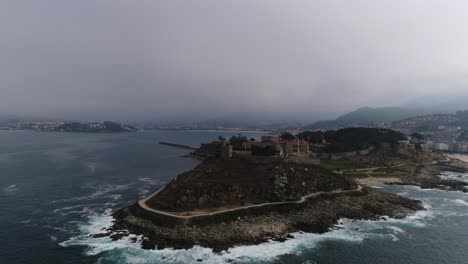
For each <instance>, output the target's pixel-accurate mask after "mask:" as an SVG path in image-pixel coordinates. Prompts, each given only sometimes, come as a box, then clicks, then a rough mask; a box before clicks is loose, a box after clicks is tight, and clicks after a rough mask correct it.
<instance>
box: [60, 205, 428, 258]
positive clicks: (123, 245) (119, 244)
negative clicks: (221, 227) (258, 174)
mask: <svg viewBox="0 0 468 264" xmlns="http://www.w3.org/2000/svg"><path fill="white" fill-rule="evenodd" d="M110 212H111V211H110V210H106V212H105V213H104V214H91V215H90V216H89V219H88V221H87V223H81V224H80V225H79V229H80V235H78V236H74V237H72V238H70V239H69V240H67V241H64V242H62V243H60V245H61V246H64V247H68V246H74V245H82V246H87V247H88V249H87V250H86V252H85V253H86V254H87V255H97V254H101V253H104V254H103V256H102V257H101V262H100V263H108V262H107V261H108V260H112V261H111V262H112V263H141V264H144V263H196V262H197V259H202V260H203V263H229V262H232V261H234V262H236V263H244V262H252V261H270V260H275V259H276V258H278V257H279V256H281V255H285V254H300V253H301V252H302V251H304V250H310V249H314V248H317V247H318V246H320V244H321V243H322V242H324V241H341V242H344V243H361V242H363V241H365V240H366V239H388V240H389V241H398V240H399V238H398V236H400V235H403V234H404V233H405V231H404V228H405V226H413V227H423V226H424V224H423V223H422V221H423V220H424V219H427V218H428V217H429V216H431V213H430V212H428V211H421V212H418V213H416V214H414V215H412V216H409V217H407V218H405V219H389V218H386V220H379V221H370V220H366V221H354V220H349V219H341V220H340V221H339V222H340V223H342V224H341V225H340V226H339V228H335V229H334V230H332V231H330V232H327V233H325V234H311V233H294V234H292V235H293V236H294V238H293V239H289V240H287V241H285V242H277V241H269V242H266V243H263V244H260V245H248V246H237V247H233V248H230V249H229V250H228V251H225V252H222V253H220V254H218V253H213V252H212V250H211V249H209V248H203V247H198V246H197V247H194V248H192V249H188V250H174V249H163V250H143V249H141V248H140V243H139V242H137V243H132V242H131V239H130V238H131V237H127V238H124V239H121V240H118V241H112V240H111V239H110V238H108V237H103V238H93V237H91V236H90V234H96V233H101V232H103V230H105V229H106V228H108V227H110V226H111V225H112V223H113V218H112V216H111V215H110ZM134 237H135V236H134ZM135 238H137V239H138V241H141V239H142V237H135Z"/></svg>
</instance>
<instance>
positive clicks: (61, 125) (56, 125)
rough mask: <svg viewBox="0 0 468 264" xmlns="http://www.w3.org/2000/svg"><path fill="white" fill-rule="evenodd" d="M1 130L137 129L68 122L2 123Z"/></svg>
mask: <svg viewBox="0 0 468 264" xmlns="http://www.w3.org/2000/svg"><path fill="white" fill-rule="evenodd" d="M0 130H32V131H45V132H53V131H56V132H88V133H98V132H108V133H109V132H110V133H112V132H131V131H136V130H137V128H135V127H133V126H130V125H125V124H119V123H115V122H110V121H104V122H86V123H82V122H66V121H17V120H13V121H3V122H1V121H0Z"/></svg>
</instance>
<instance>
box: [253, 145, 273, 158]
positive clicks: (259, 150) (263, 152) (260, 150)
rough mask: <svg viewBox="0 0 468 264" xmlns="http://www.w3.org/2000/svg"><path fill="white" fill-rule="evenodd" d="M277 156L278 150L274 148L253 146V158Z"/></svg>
mask: <svg viewBox="0 0 468 264" xmlns="http://www.w3.org/2000/svg"><path fill="white" fill-rule="evenodd" d="M275 154H276V149H275V148H274V147H272V146H266V147H260V146H256V145H253V146H252V155H253V156H274V155H275Z"/></svg>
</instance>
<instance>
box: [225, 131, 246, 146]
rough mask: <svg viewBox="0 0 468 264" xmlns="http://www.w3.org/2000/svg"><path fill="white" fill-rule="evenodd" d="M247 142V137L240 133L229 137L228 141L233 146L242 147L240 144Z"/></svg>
mask: <svg viewBox="0 0 468 264" xmlns="http://www.w3.org/2000/svg"><path fill="white" fill-rule="evenodd" d="M245 142H247V137H246V136H242V135H241V134H239V135H237V136H232V137H231V139H229V143H230V144H231V145H232V147H233V148H242V144H244V143H245Z"/></svg>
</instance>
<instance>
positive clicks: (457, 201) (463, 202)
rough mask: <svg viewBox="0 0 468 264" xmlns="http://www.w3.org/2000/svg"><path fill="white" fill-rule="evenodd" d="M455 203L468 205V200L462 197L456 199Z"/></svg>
mask: <svg viewBox="0 0 468 264" xmlns="http://www.w3.org/2000/svg"><path fill="white" fill-rule="evenodd" d="M454 203H456V204H459V205H464V206H468V202H466V201H465V200H462V199H455V200H454Z"/></svg>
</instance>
